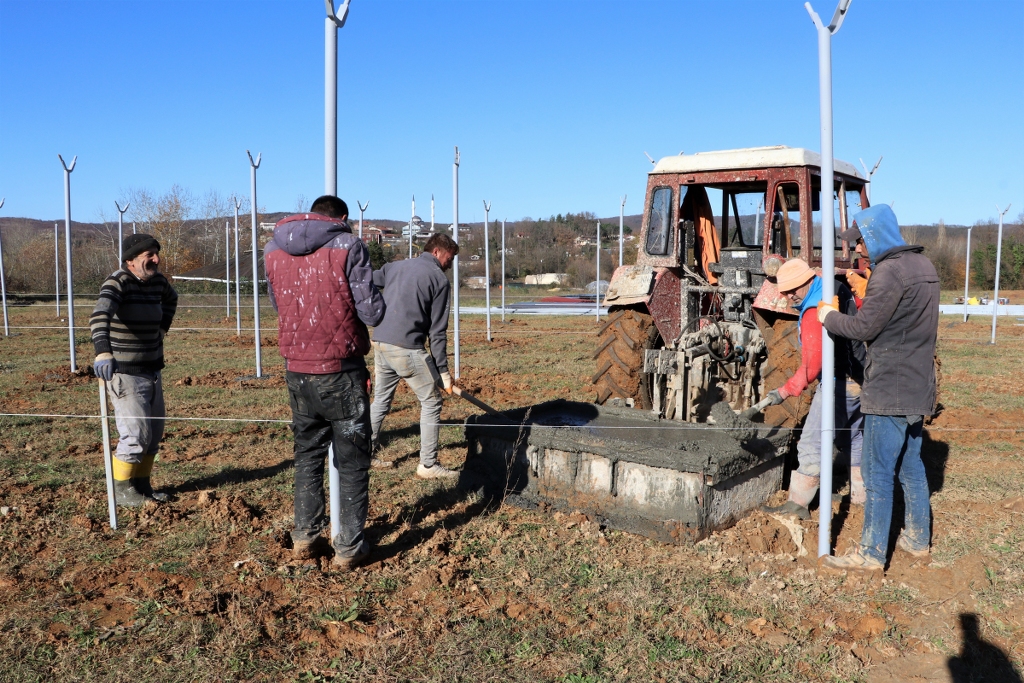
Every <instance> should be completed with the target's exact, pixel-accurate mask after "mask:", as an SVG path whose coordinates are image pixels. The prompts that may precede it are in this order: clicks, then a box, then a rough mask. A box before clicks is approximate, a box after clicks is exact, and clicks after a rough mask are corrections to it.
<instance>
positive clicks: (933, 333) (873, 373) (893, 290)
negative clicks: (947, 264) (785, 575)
mask: <svg viewBox="0 0 1024 683" xmlns="http://www.w3.org/2000/svg"><path fill="white" fill-rule="evenodd" d="M842 237H843V239H845V240H847V241H849V242H854V241H856V245H857V247H856V249H857V253H859V254H860V255H861V256H863V257H864V258H866V259H868V260H869V261H870V263H871V269H872V270H871V278H870V279H869V280H868V283H867V291H866V295H865V297H864V303H863V305H862V306H861V309H860V311H858V312H857V314H856V315H855V316H851V315H845V314H844V313H842V312H840V311H839V310H837V308H836V307H835V306H833V305H831V304H827V303H825V302H822V303H820V304H818V319H819V320H820V321H821V324H822V326H823V327H824V328H825V329H826V330H828V331H829V332H831V333H833V334H835V335H838V336H840V337H846V338H847V339H859V340H862V341H864V342H866V343H867V365H866V367H865V369H864V385H863V391H862V393H861V411H862V412H863V413H864V455H863V463H862V465H861V473H862V475H863V477H864V487H865V489H866V492H867V501H866V503H865V505H864V529H863V531H862V533H861V543H860V547H859V548H858V549H857V550H856V551H854V552H851V553H849V554H847V555H843V556H841V557H827V558H825V560H824V563H825V565H826V566H829V567H833V568H836V569H847V570H848V569H862V570H871V571H880V570H882V569H883V568H884V566H885V560H886V551H887V549H888V546H889V528H890V525H891V523H892V503H893V489H894V486H895V483H894V477H895V475H898V476H899V480H900V484H901V486H902V487H903V499H904V501H905V513H904V524H903V533H902V534H900V537H899V540H898V541H897V547H899V548H900V549H902V550H904V551H906V552H908V553H910V554H911V555H913V556H915V557H927V556H928V554H929V546H930V543H931V503H930V501H929V493H928V480H927V478H926V477H925V470H924V463H923V462H922V461H921V432H922V427H923V425H924V417H925V416H928V415H931V414H932V413H933V412H934V409H935V391H936V388H935V342H936V337H937V335H938V325H939V276H938V274H937V273H936V272H935V266H933V265H932V262H931V261H929V260H928V258H927V257H926V256H925V255H924V254H923V253H922V252H923V251H924V248H923V247H920V246H914V245H908V244H907V243H906V242H904V241H903V237H902V236H901V235H900V228H899V225H898V224H897V222H896V215H895V214H893V212H892V209H890V208H889V207H888V206H886V205H885V204H882V205H879V206H873V207H871V208H870V209H867V210H865V211H861V212H860V213H858V214H857V215H856V216H855V217H854V222H853V227H852V228H851V229H850V230H848V231H846V232H845V233H844V234H843V235H842Z"/></svg>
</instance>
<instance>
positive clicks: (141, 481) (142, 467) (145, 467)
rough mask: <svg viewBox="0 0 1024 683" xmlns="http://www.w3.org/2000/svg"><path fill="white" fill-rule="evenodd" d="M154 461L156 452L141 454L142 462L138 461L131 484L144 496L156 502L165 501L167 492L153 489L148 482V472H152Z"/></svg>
mask: <svg viewBox="0 0 1024 683" xmlns="http://www.w3.org/2000/svg"><path fill="white" fill-rule="evenodd" d="M154 462H156V453H151V454H149V455H144V456H142V462H140V463H139V469H138V470H137V471H136V472H135V476H134V477H133V478H132V485H133V486H134V487H135V490H136V491H138V492H139V493H141V494H142V495H144V496H145V497H146V498H150V499H152V500H154V501H156V502H157V503H166V502H167V498H168V496H167V494H166V493H158V492H156V491H154V490H153V486H152V484H151V483H150V474H151V473H152V472H153V463H154Z"/></svg>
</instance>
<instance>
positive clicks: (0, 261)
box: [0, 197, 11, 337]
mask: <svg viewBox="0 0 1024 683" xmlns="http://www.w3.org/2000/svg"><path fill="white" fill-rule="evenodd" d="M5 201H7V198H6V197H5V198H3V199H0V209H2V208H3V206H4V202H5ZM0 296H2V298H3V305H4V336H5V337H9V336H11V330H10V328H9V327H8V326H7V278H6V276H5V275H4V240H3V235H0Z"/></svg>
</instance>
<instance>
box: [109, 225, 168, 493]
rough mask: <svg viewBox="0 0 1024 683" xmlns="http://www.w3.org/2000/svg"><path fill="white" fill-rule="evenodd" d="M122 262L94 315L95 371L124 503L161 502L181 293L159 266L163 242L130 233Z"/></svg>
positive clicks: (116, 485)
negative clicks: (106, 393)
mask: <svg viewBox="0 0 1024 683" xmlns="http://www.w3.org/2000/svg"><path fill="white" fill-rule="evenodd" d="M122 254H123V258H124V262H123V263H122V264H121V267H120V268H119V269H118V270H117V271H116V272H114V273H113V274H111V275H110V277H108V278H107V279H106V281H105V282H104V283H103V286H102V287H100V295H99V299H98V300H97V302H96V308H95V309H94V310H93V312H92V316H91V317H90V318H89V326H90V328H91V329H92V343H93V346H94V347H95V349H96V361H95V365H94V366H93V367H94V371H95V373H96V376H97V377H99V378H100V379H102V380H104V381H105V382H107V386H108V387H109V389H110V397H111V402H112V403H113V404H114V417H115V419H116V422H117V431H118V434H119V435H120V441H119V442H118V444H117V451H116V452H115V454H114V458H113V468H114V492H115V494H116V498H117V503H118V505H125V506H128V507H140V506H141V505H143V504H145V503H147V502H157V503H162V502H164V501H166V500H167V494H165V493H157V492H155V491H154V490H153V487H152V484H151V483H150V475H151V473H152V471H153V463H154V462H155V460H156V454H157V450H158V448H159V446H160V440H161V438H162V437H163V433H164V420H163V418H164V415H165V413H164V396H163V384H162V383H161V379H160V371H161V370H162V369H163V367H164V335H165V334H166V333H167V330H169V329H170V327H171V321H172V320H173V319H174V312H175V311H176V310H177V307H178V293H177V292H175V291H174V288H173V287H171V283H170V282H168V281H167V278H166V277H164V276H163V275H162V274H161V273H160V272H159V268H160V243H159V242H157V241H156V239H155V238H154V237H153V236H152V235H145V234H141V233H139V234H135V235H129V236H128V237H126V238H125V239H124V242H123V243H122Z"/></svg>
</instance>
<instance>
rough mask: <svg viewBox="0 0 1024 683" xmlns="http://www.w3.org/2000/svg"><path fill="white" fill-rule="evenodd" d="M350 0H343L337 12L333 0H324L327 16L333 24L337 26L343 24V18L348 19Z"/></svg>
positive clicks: (339, 26)
mask: <svg viewBox="0 0 1024 683" xmlns="http://www.w3.org/2000/svg"><path fill="white" fill-rule="evenodd" d="M349 1H350V0H345V2H344V3H342V5H341V7H340V8H339V10H338V11H337V12H335V11H334V0H324V5H325V6H326V8H327V18H328V19H330V20H331V21H333V22H334V25H335V26H337V27H338V28H342V27H343V26H345V20H346V19H348V3H349Z"/></svg>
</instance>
